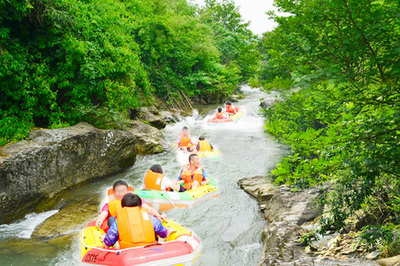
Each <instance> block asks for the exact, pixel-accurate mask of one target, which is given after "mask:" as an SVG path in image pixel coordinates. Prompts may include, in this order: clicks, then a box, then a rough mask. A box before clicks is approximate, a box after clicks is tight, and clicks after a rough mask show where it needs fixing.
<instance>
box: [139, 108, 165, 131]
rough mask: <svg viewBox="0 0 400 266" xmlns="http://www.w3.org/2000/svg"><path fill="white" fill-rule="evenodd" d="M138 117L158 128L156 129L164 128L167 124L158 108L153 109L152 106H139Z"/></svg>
mask: <svg viewBox="0 0 400 266" xmlns="http://www.w3.org/2000/svg"><path fill="white" fill-rule="evenodd" d="M138 118H139V119H140V120H142V121H143V122H145V123H149V124H150V125H152V126H153V127H156V128H158V129H162V128H165V127H166V125H167V123H166V122H165V121H164V119H163V118H162V117H161V115H160V113H159V112H158V110H157V109H155V108H154V107H153V108H147V107H142V108H140V111H139V114H138Z"/></svg>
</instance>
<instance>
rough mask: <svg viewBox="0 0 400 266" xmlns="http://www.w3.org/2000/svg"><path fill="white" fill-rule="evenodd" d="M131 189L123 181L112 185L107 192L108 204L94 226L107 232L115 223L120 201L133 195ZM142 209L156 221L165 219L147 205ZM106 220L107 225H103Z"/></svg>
mask: <svg viewBox="0 0 400 266" xmlns="http://www.w3.org/2000/svg"><path fill="white" fill-rule="evenodd" d="M133 193H134V189H133V187H131V186H129V185H128V183H126V182H125V181H123V180H118V181H116V182H115V183H114V184H113V187H112V188H110V189H109V190H108V192H107V194H108V203H106V204H104V206H103V208H102V209H101V211H100V213H99V214H98V215H97V218H96V226H97V227H101V228H102V229H103V230H107V229H108V227H110V226H111V225H112V224H113V222H114V221H115V216H116V215H117V212H118V210H119V209H121V200H122V198H123V197H124V196H125V195H127V194H133ZM143 207H144V208H145V209H147V210H148V212H149V213H150V214H152V215H153V216H155V217H157V219H160V220H164V219H165V217H164V216H163V215H161V214H160V213H159V212H158V211H157V210H155V209H153V208H152V207H150V206H149V205H147V204H143ZM106 219H107V224H103V223H104V221H105V220H106Z"/></svg>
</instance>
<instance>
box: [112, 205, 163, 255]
mask: <svg viewBox="0 0 400 266" xmlns="http://www.w3.org/2000/svg"><path fill="white" fill-rule="evenodd" d="M117 226H118V233H119V244H120V247H121V249H123V248H130V247H137V246H144V245H149V244H153V243H156V236H155V233H154V227H153V224H152V222H151V220H150V216H149V213H148V212H147V210H146V209H145V208H140V207H124V208H122V209H121V211H120V213H118V218H117Z"/></svg>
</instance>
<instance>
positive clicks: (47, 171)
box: [0, 123, 136, 223]
mask: <svg viewBox="0 0 400 266" xmlns="http://www.w3.org/2000/svg"><path fill="white" fill-rule="evenodd" d="M29 137H30V139H31V141H20V142H18V143H15V144H12V145H9V146H7V147H4V148H3V149H2V152H3V153H4V154H7V156H6V157H2V158H0V213H1V214H0V215H1V216H0V222H1V223H4V222H6V223H8V222H12V221H15V220H16V219H18V218H22V217H23V216H24V215H25V214H26V213H28V212H30V211H32V210H33V208H34V206H35V205H37V204H38V203H39V202H41V201H43V200H45V199H46V200H47V199H49V198H52V197H53V196H55V195H56V194H57V193H59V192H61V191H62V190H64V189H67V188H70V187H73V186H75V185H77V184H79V183H82V182H86V181H89V180H92V179H96V178H101V177H104V176H107V175H111V174H114V173H117V172H120V171H122V170H123V169H125V168H127V167H129V166H131V165H133V164H134V162H135V159H136V141H135V140H136V139H135V137H134V136H133V134H132V133H130V132H127V131H122V130H100V129H96V128H94V127H93V126H91V125H89V124H87V123H80V124H77V125H75V126H72V127H66V128H60V129H43V130H37V131H32V132H31V134H30V136H29Z"/></svg>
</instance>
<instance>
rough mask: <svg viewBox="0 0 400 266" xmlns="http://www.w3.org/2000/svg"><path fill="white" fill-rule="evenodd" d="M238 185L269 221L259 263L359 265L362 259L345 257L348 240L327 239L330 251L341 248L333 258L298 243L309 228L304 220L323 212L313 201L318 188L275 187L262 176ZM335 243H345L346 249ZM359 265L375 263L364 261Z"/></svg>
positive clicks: (318, 193) (264, 232) (311, 218)
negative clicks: (317, 253) (254, 201)
mask: <svg viewBox="0 0 400 266" xmlns="http://www.w3.org/2000/svg"><path fill="white" fill-rule="evenodd" d="M238 184H239V186H240V187H241V188H242V189H244V190H245V191H246V192H247V193H249V194H250V195H252V196H253V197H255V198H256V199H257V200H258V201H259V203H260V208H261V209H262V211H263V212H264V217H265V219H266V220H267V221H269V224H268V227H267V228H266V229H264V231H263V233H262V238H263V242H264V245H263V250H262V252H261V257H260V261H259V265H360V263H361V260H359V259H353V258H352V259H349V258H348V256H347V255H348V254H352V253H353V252H354V248H352V247H353V246H350V240H348V239H346V240H345V242H343V243H342V242H337V241H338V240H337V239H336V240H332V241H331V242H330V249H329V252H331V253H333V254H337V253H338V252H341V251H342V253H341V258H340V259H338V258H337V256H336V257H335V258H334V259H333V260H332V259H331V258H330V257H329V256H326V257H323V256H321V257H317V256H316V254H315V252H316V251H317V250H319V247H315V246H313V247H312V248H311V247H309V248H308V249H307V252H306V250H305V248H304V247H302V246H301V245H300V242H299V238H300V235H301V233H304V232H307V231H308V229H307V228H308V227H309V224H306V223H307V222H309V221H311V220H314V219H315V218H317V217H318V216H319V215H321V213H322V210H321V208H319V207H318V205H317V204H316V198H317V197H318V196H319V195H320V194H321V193H322V190H321V189H319V188H311V189H308V190H303V191H299V192H292V191H290V189H289V188H287V187H285V186H280V187H277V186H274V185H273V184H271V182H270V180H269V179H268V178H266V177H262V176H256V177H252V178H243V179H241V180H239V182H238ZM335 241H336V242H335ZM340 241H342V240H340ZM346 241H347V242H346ZM338 243H342V244H344V245H345V248H342V246H340V245H339V246H338ZM328 246H329V245H328ZM325 255H326V254H325ZM333 257H334V256H333ZM341 261H343V263H342V262H341ZM362 264H364V265H375V264H374V263H365V262H364V261H363V262H362Z"/></svg>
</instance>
